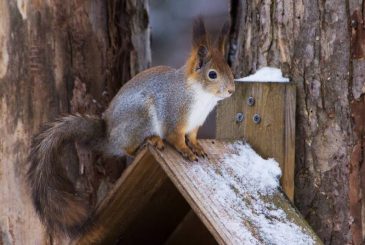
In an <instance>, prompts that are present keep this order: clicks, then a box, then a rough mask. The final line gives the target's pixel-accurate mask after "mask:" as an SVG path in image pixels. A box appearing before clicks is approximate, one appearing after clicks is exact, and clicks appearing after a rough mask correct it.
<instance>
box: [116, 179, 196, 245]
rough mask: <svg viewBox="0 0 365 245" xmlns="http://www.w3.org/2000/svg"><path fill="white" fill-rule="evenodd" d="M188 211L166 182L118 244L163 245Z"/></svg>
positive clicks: (176, 192) (174, 189) (181, 199)
mask: <svg viewBox="0 0 365 245" xmlns="http://www.w3.org/2000/svg"><path fill="white" fill-rule="evenodd" d="M189 210H190V206H189V204H188V203H187V202H186V201H185V200H184V198H183V197H182V196H181V194H180V193H179V192H178V191H177V189H176V188H175V186H174V185H173V184H172V182H171V181H170V180H167V181H165V182H164V183H163V184H162V186H161V187H160V188H159V189H158V190H157V191H156V193H154V194H153V196H152V197H151V198H150V199H149V201H148V203H146V206H145V207H144V208H143V209H142V210H141V211H140V212H139V213H138V215H137V216H136V217H135V218H134V220H133V222H131V223H130V224H129V225H128V227H127V229H126V230H125V231H124V232H123V233H122V234H121V236H120V237H119V240H118V244H123V245H127V244H163V243H164V242H165V241H166V240H167V239H168V238H169V237H170V235H171V233H173V232H174V230H175V229H176V227H177V226H178V225H179V224H180V222H181V220H183V219H184V217H185V216H186V214H187V213H188V212H189Z"/></svg>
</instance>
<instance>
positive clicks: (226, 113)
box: [216, 82, 295, 201]
mask: <svg viewBox="0 0 365 245" xmlns="http://www.w3.org/2000/svg"><path fill="white" fill-rule="evenodd" d="M249 97H253V98H254V99H255V104H254V105H253V106H249V105H248V103H247V99H248V98H249ZM239 112H241V113H243V114H244V120H243V121H242V122H241V123H238V122H236V118H235V116H236V114H237V113H239ZM255 114H258V115H260V116H261V121H260V123H258V124H256V123H254V121H253V117H254V115H255ZM216 121H217V128H216V137H217V139H230V140H233V139H245V140H246V141H247V142H248V143H249V144H250V145H251V146H252V147H253V148H254V149H255V150H256V151H257V152H258V153H259V154H260V155H261V156H263V157H264V158H274V159H275V160H276V161H277V162H279V164H280V167H281V169H282V173H283V175H282V179H281V182H282V185H283V190H284V192H285V193H286V194H287V195H288V197H289V199H290V200H292V201H293V198H294V166H295V155H294V152H295V86H294V85H293V84H286V83H285V84H284V83H261V82H260V83H242V82H238V83H236V92H235V93H234V95H233V96H232V97H231V98H229V99H226V100H224V101H222V103H221V104H219V106H218V108H217V120H216Z"/></svg>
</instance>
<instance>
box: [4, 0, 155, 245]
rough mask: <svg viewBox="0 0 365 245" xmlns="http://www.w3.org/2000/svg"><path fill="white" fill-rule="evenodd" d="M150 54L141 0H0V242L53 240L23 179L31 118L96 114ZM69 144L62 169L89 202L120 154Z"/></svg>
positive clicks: (118, 167) (116, 170) (111, 176)
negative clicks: (109, 154)
mask: <svg viewBox="0 0 365 245" xmlns="http://www.w3.org/2000/svg"><path fill="white" fill-rule="evenodd" d="M150 60H151V54H150V46H149V29H148V8H147V1H146V0H136V1H135V0H126V1H122V0H112V1H102V0H96V1H86V0H81V1H76V0H72V1H61V0H53V1H38V0H31V1H26V0H17V1H15V0H10V1H0V99H1V102H0V115H1V120H0V135H1V137H0V186H1V188H0V203H1V206H0V229H1V231H0V244H46V243H53V241H55V238H53V237H50V236H48V235H47V234H46V233H45V232H44V229H43V227H42V225H41V224H40V222H39V220H38V218H37V216H36V215H35V212H34V210H33V205H32V203H31V200H30V198H29V189H28V187H27V186H26V184H25V176H26V172H27V167H28V165H27V154H28V151H29V145H30V139H31V136H32V135H33V134H34V133H36V132H37V131H38V129H39V126H40V125H41V124H42V123H43V122H46V121H49V120H52V119H54V118H55V117H57V116H59V115H60V114H61V113H70V112H80V113H89V114H90V113H91V114H98V115H100V114H101V112H102V111H103V110H104V109H105V108H106V106H107V104H108V103H109V101H110V100H111V98H112V97H113V96H114V95H115V93H116V92H117V91H118V89H119V87H120V86H121V85H122V84H123V83H124V82H126V81H128V80H129V78H130V77H132V76H133V75H135V74H136V73H137V72H139V71H141V70H143V69H145V68H147V67H148V66H149V65H150ZM71 148H72V149H71ZM71 148H70V149H67V151H66V153H65V161H66V160H67V159H69V157H75V156H76V160H78V161H79V166H68V165H66V168H67V171H68V173H69V176H70V178H72V179H73V180H74V182H75V184H77V185H78V188H81V189H84V190H85V191H88V192H89V193H90V201H91V202H93V203H95V202H97V200H100V199H101V198H102V197H103V196H104V195H105V193H106V192H107V190H108V189H109V187H110V186H111V185H112V183H113V182H114V181H115V180H116V179H117V178H118V177H119V176H120V174H121V172H122V170H123V166H124V165H123V162H121V161H120V160H118V161H116V160H110V159H108V160H106V159H101V158H100V157H98V156H94V155H93V154H90V152H89V151H88V149H82V148H81V147H80V146H78V145H75V147H71ZM75 150H77V151H75ZM76 153H77V155H75V154H76ZM118 163H119V164H118Z"/></svg>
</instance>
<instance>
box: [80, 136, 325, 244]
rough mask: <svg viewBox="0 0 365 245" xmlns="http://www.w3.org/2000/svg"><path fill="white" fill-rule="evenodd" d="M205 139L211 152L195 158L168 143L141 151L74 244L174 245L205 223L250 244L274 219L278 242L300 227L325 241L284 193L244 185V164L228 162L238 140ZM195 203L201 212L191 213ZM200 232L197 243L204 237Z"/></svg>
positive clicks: (264, 238)
mask: <svg viewBox="0 0 365 245" xmlns="http://www.w3.org/2000/svg"><path fill="white" fill-rule="evenodd" d="M200 143H201V145H202V146H203V148H204V149H205V151H206V152H207V153H208V158H207V159H199V161H198V162H190V161H186V160H185V159H184V158H182V157H181V155H180V154H179V153H178V152H177V151H176V150H174V149H173V148H172V147H171V146H168V145H167V146H166V148H165V150H164V151H158V150H156V149H155V148H153V147H152V146H147V148H145V149H143V150H142V151H141V152H140V153H139V154H138V156H137V157H136V159H135V160H134V162H133V163H132V165H131V166H130V167H129V168H128V169H127V170H126V172H125V173H124V174H123V176H122V177H121V179H119V180H118V182H117V183H116V186H115V188H114V189H113V190H112V191H111V192H110V193H109V194H108V196H107V198H106V199H105V200H104V201H103V202H102V203H101V205H100V206H99V207H98V208H97V209H96V212H95V215H94V217H95V218H94V220H93V221H94V222H93V225H92V226H90V228H89V229H88V230H87V231H86V233H85V234H84V236H82V237H81V238H79V239H78V240H77V241H76V242H75V244H112V243H115V242H117V243H119V244H163V243H165V242H168V243H170V244H172V243H173V242H174V241H175V242H178V241H179V240H180V238H179V237H181V236H182V235H183V234H186V233H187V232H189V230H191V229H193V230H195V231H199V229H200V231H202V233H201V234H205V235H204V236H206V237H209V236H207V231H209V233H210V234H211V237H213V238H214V239H215V241H216V242H217V243H218V244H245V243H246V242H247V240H246V237H249V239H253V240H254V241H255V242H256V243H259V244H261V243H267V242H268V241H270V242H271V238H272V236H274V238H275V234H272V231H273V230H275V229H276V224H278V227H282V226H284V227H286V228H284V229H283V228H282V230H283V231H284V233H283V232H281V234H282V235H281V237H279V240H280V239H281V241H283V239H284V240H285V241H286V239H287V238H286V236H287V234H288V235H290V236H291V237H293V234H294V233H295V234H294V237H295V239H294V240H295V241H293V240H292V241H291V243H293V242H295V243H296V242H297V240H296V239H297V238H296V236H297V235H298V233H299V235H300V237H304V238H305V239H311V240H313V244H322V242H321V241H320V240H319V238H318V237H317V236H316V234H315V233H314V232H313V231H312V230H311V228H310V227H309V225H308V224H307V223H306V222H305V220H304V219H303V217H302V216H301V215H300V214H299V213H298V212H297V210H296V209H295V208H294V207H293V206H292V205H291V203H290V202H289V201H288V199H287V198H286V196H285V195H284V194H283V193H282V192H280V191H279V190H276V189H275V190H274V189H273V193H270V194H267V195H261V194H260V195H257V193H258V192H257V191H256V189H255V190H254V191H253V192H250V191H248V189H247V188H248V187H249V186H244V185H242V184H243V183H246V182H242V178H246V177H245V176H247V175H242V169H245V168H246V167H247V166H245V165H243V163H242V162H241V161H238V160H234V161H235V162H228V163H227V161H225V160H224V159H225V158H226V157H230V156H231V157H232V156H234V155H237V154H239V152H238V151H237V148H235V146H233V145H231V144H230V143H228V142H222V141H218V140H204V141H200ZM241 150H242V149H241ZM249 151H250V152H251V153H250V154H254V155H255V153H254V152H253V151H251V150H249ZM231 159H232V158H231ZM245 159H256V158H255V156H253V155H251V156H250V157H249V158H245ZM259 159H261V158H259ZM259 161H261V160H259ZM246 164H247V161H246ZM235 169H236V170H237V171H236V170H235ZM263 172H264V170H263ZM237 173H241V175H237ZM256 174H257V173H256ZM265 178H266V177H265ZM246 185H247V184H246ZM189 206H190V207H189ZM190 208H191V209H192V210H193V214H195V215H196V217H198V218H196V217H194V215H193V214H188V215H186V214H187V213H188V212H189V210H190ZM184 217H185V218H184ZM257 217H259V219H257ZM273 222H274V227H275V228H274V227H271V226H272V224H273ZM277 222H279V223H277ZM199 223H200V224H202V225H204V226H205V228H206V230H204V229H202V227H201V226H199V225H198V224H199ZM179 224H180V225H179ZM197 226H198V228H199V229H198V228H197ZM263 226H264V227H263ZM265 226H266V228H265ZM267 226H269V228H267ZM194 227H195V228H194ZM293 227H294V228H293ZM150 229H151V230H150ZM293 229H294V231H293ZM154 233H157V234H154ZM275 233H277V231H275ZM141 234H142V235H141ZM195 235H196V234H195ZM195 235H193V236H192V237H191V239H192V240H193V241H195V240H194V239H196V238H199V237H198V236H195ZM194 236H195V238H194ZM290 236H289V237H290ZM201 238H202V237H201ZM207 241H211V240H207ZM250 241H251V240H250ZM255 242H253V243H255ZM189 244H190V243H189ZM273 244H283V243H282V242H281V243H273Z"/></svg>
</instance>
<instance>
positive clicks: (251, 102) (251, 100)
mask: <svg viewBox="0 0 365 245" xmlns="http://www.w3.org/2000/svg"><path fill="white" fill-rule="evenodd" d="M254 104H255V98H254V97H252V96H250V97H248V99H247V105H249V106H253V105H254Z"/></svg>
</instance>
